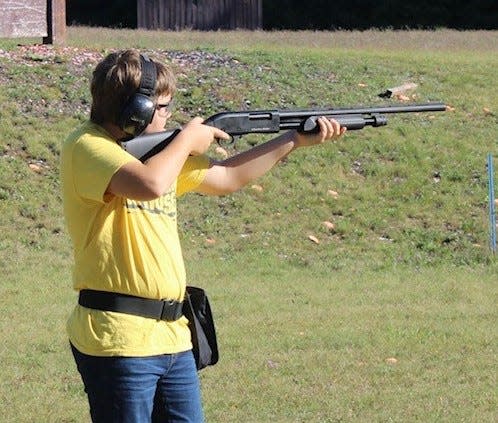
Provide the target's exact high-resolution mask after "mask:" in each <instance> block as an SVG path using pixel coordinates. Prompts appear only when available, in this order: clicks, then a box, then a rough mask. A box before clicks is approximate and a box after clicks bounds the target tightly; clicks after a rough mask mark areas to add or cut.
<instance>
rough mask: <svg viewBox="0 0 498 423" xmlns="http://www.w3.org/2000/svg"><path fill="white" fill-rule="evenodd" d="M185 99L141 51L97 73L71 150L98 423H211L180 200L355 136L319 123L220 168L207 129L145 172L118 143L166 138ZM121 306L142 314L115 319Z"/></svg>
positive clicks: (82, 306) (226, 188)
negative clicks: (191, 309)
mask: <svg viewBox="0 0 498 423" xmlns="http://www.w3.org/2000/svg"><path fill="white" fill-rule="evenodd" d="M174 93H175V78H174V76H173V74H172V72H171V70H170V69H169V68H168V67H167V66H165V65H164V64H161V63H159V62H154V61H152V60H150V59H149V58H148V57H146V56H145V55H141V54H140V53H139V52H138V51H135V50H124V51H119V52H115V53H111V54H109V55H108V56H107V57H105V58H104V59H103V60H102V61H101V62H100V63H99V64H98V65H97V66H96V68H95V70H94V72H93V78H92V82H91V94H92V107H91V116H90V120H89V121H87V122H85V123H84V124H83V125H81V126H80V127H79V128H77V129H76V130H75V131H74V132H72V133H71V134H70V135H69V137H68V138H67V139H66V140H65V142H64V144H63V148H62V155H61V179H62V190H63V204H64V214H65V220H66V225H67V228H68V231H69V234H70V237H71V240H72V244H73V252H74V269H73V285H74V288H75V289H76V290H77V291H79V303H78V305H76V307H75V308H74V310H73V312H72V313H71V315H70V317H69V319H68V323H67V330H68V334H69V340H70V343H71V349H72V352H73V355H74V358H75V361H76V365H77V367H78V371H79V373H80V374H81V377H82V380H83V383H84V386H85V391H86V393H87V395H88V401H89V405H90V414H91V418H92V421H94V422H102V423H104V422H105V423H110V422H137V423H143V422H147V421H162V422H166V421H167V422H196V423H197V422H202V421H203V411H202V404H201V394H200V386H199V379H198V375H197V371H196V365H195V362H194V357H193V354H192V350H191V349H192V344H191V338H190V332H189V329H188V326H187V320H186V318H185V317H184V316H182V315H181V303H182V300H183V298H184V295H185V286H186V276H185V269H184V262H183V258H182V253H181V248H180V243H179V238H178V232H177V216H176V198H177V196H180V195H182V194H185V193H187V192H190V191H192V192H198V193H202V194H208V195H225V194H228V193H231V192H234V191H236V190H238V189H240V188H242V187H243V186H245V185H246V184H247V183H249V182H250V181H253V180H254V179H256V178H258V177H259V176H261V175H263V174H265V173H266V172H268V171H269V170H270V169H271V168H272V167H273V166H274V165H275V164H276V163H278V162H279V161H280V160H281V159H282V158H284V157H285V156H286V155H288V154H289V153H291V152H292V151H294V150H296V149H297V148H300V147H308V146H313V145H317V144H322V143H325V142H327V141H332V140H335V139H337V138H339V137H340V136H341V135H342V134H343V133H344V132H345V128H341V127H340V126H339V124H338V123H337V122H336V121H334V120H328V119H325V118H320V119H319V120H318V124H319V127H320V132H319V133H316V134H307V135H304V134H300V133H298V132H295V131H290V132H287V133H284V134H282V135H280V136H278V137H277V138H274V139H272V140H271V141H268V142H267V143H264V144H261V145H258V146H256V147H254V148H252V149H250V150H248V151H246V152H243V153H241V154H237V155H235V156H233V157H230V158H228V159H226V160H222V161H216V160H212V159H210V158H208V157H207V156H206V155H205V153H206V152H207V150H208V148H209V146H210V145H211V144H212V143H213V141H214V140H215V139H228V138H229V137H228V135H227V134H226V133H225V132H223V131H221V130H219V129H216V128H214V127H211V126H207V125H203V123H202V122H203V119H202V118H200V117H196V118H194V119H192V120H191V121H190V122H189V123H188V124H187V125H185V127H184V128H183V130H182V131H181V132H180V133H179V134H178V135H177V136H176V137H175V139H174V140H173V141H172V142H171V143H170V144H169V145H168V146H167V147H166V148H165V149H164V150H162V151H160V152H159V153H158V154H156V155H154V156H153V157H151V158H150V159H148V160H147V161H146V162H145V163H142V162H140V161H139V160H137V159H135V158H134V157H132V156H131V155H129V154H128V153H127V152H125V151H124V150H123V149H122V148H121V147H120V145H119V140H123V139H125V138H127V137H128V138H129V137H130V136H136V135H139V134H141V133H152V132H157V131H162V130H164V127H165V125H166V122H167V120H168V118H169V117H170V116H171V112H170V109H169V107H170V106H169V105H170V104H171V102H172V100H173V95H174ZM130 296H132V297H130ZM129 301H132V303H133V304H132V305H130V304H129ZM110 304H114V305H115V304H121V305H122V304H125V305H124V306H123V307H124V309H125V310H126V307H131V308H132V309H133V310H130V312H129V313H128V312H126V311H125V312H123V311H122V310H121V311H120V312H116V311H109V310H112V309H113V308H112V307H113V306H110ZM157 307H159V312H158V313H157V312H154V310H156V309H157ZM137 309H138V312H137Z"/></svg>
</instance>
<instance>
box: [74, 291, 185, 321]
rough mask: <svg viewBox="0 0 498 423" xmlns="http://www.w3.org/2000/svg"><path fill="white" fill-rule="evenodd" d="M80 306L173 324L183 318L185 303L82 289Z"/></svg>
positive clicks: (79, 300)
mask: <svg viewBox="0 0 498 423" xmlns="http://www.w3.org/2000/svg"><path fill="white" fill-rule="evenodd" d="M78 304H79V305H81V306H83V307H87V308H93V309H96V310H102V311H115V312H117V313H126V314H134V315H136V316H142V317H148V318H149V319H155V320H165V321H167V322H173V321H175V320H178V319H179V318H180V317H182V315H183V313H182V308H183V302H180V301H175V300H154V299H151V298H141V297H134V296H132V295H125V294H118V293H116V292H105V291H94V290H90V289H82V290H81V291H80V296H79V299H78Z"/></svg>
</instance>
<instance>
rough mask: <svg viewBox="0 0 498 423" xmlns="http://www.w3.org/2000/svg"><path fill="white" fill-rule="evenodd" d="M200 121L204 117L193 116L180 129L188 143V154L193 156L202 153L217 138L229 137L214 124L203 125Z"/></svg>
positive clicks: (202, 120)
mask: <svg viewBox="0 0 498 423" xmlns="http://www.w3.org/2000/svg"><path fill="white" fill-rule="evenodd" d="M202 122H204V119H202V118H201V117H195V118H194V119H192V120H191V121H190V122H189V123H187V124H186V125H185V126H184V127H183V130H182V132H184V134H185V136H186V138H187V140H188V142H189V143H190V154H192V155H193V156H197V155H200V154H204V153H205V152H206V151H207V150H208V148H209V146H210V145H211V144H212V143H213V141H215V140H217V139H223V140H229V139H230V135H228V134H227V133H226V132H224V131H222V130H221V129H218V128H215V127H214V126H209V125H204V124H203V123H202Z"/></svg>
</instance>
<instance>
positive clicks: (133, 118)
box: [118, 54, 157, 136]
mask: <svg viewBox="0 0 498 423" xmlns="http://www.w3.org/2000/svg"><path fill="white" fill-rule="evenodd" d="M140 63H141V67H142V69H141V70H142V75H141V77H140V86H139V87H138V91H137V92H136V93H135V94H134V95H133V96H132V97H131V98H130V100H129V101H128V102H127V103H126V105H125V107H124V109H123V112H122V113H121V116H120V119H119V122H118V124H119V127H120V128H121V129H122V130H123V131H125V132H126V133H127V134H129V135H133V136H137V135H140V134H141V133H142V132H143V131H144V129H145V128H146V127H147V125H148V124H149V123H150V122H151V121H152V117H153V116H154V111H155V109H156V105H155V104H154V101H153V100H152V97H153V95H154V89H155V87H156V75H157V70H156V65H155V64H154V62H153V61H152V60H150V59H149V58H148V57H147V56H146V55H145V54H141V55H140Z"/></svg>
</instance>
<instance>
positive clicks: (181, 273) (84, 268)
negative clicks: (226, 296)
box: [61, 122, 209, 357]
mask: <svg viewBox="0 0 498 423" xmlns="http://www.w3.org/2000/svg"><path fill="white" fill-rule="evenodd" d="M133 160H137V159H135V158H134V157H132V156H131V155H130V154H128V153H127V152H125V151H124V150H123V149H122V148H121V147H120V146H119V145H118V144H117V143H116V142H115V141H114V140H113V139H112V138H110V136H109V135H108V134H107V132H105V131H104V129H102V128H101V127H100V126H98V125H95V124H93V123H91V122H87V123H85V124H83V125H82V126H81V127H80V128H78V129H77V130H76V131H74V132H73V133H72V134H71V135H70V136H69V137H68V138H67V139H66V141H65V142H64V144H63V148H62V154H61V180H62V190H63V204H64V215H65V220H66V226H67V229H68V231H69V234H70V237H71V240H72V243H73V252H74V268H73V285H74V288H75V289H76V290H81V289H94V290H100V291H111V292H119V293H124V294H129V295H135V296H139V297H144V298H154V299H174V300H179V301H181V300H182V299H183V296H184V294H185V285H186V276H185V268H184V263H183V257H182V252H181V247H180V241H179V238H178V231H177V220H176V196H177V195H181V194H183V193H185V192H188V191H192V190H193V189H194V188H195V187H197V186H198V185H199V184H200V183H201V182H202V180H203V179H204V176H205V173H206V170H207V168H208V164H209V161H208V159H207V158H206V157H204V156H196V157H190V158H189V159H188V160H187V162H186V163H185V166H184V168H183V169H182V171H181V173H180V175H179V177H178V179H177V181H176V182H175V184H174V185H173V186H172V187H171V189H170V191H169V192H167V193H166V194H165V195H163V196H162V197H160V198H157V199H155V200H152V201H135V200H129V199H126V198H122V197H115V196H108V197H107V198H106V197H105V196H104V193H105V190H106V189H107V186H108V184H109V182H110V180H111V177H112V176H113V175H114V173H115V172H116V171H117V170H118V169H119V168H120V167H122V166H123V165H124V164H126V163H128V162H130V161H133ZM67 330H68V334H69V339H70V341H71V343H72V344H73V345H74V346H75V347H76V348H77V349H78V350H79V351H81V352H83V353H85V354H89V355H96V356H112V355H120V356H130V357H140V356H149V355H157V354H165V353H175V352H180V351H186V350H188V349H190V348H191V347H192V345H191V341H190V331H189V329H188V326H187V319H185V318H184V317H182V318H181V319H179V320H178V321H176V322H164V321H156V320H154V319H148V318H143V317H139V316H133V315H128V314H123V313H114V312H104V311H98V310H91V309H87V308H85V307H81V306H79V305H77V306H76V307H75V308H74V310H73V312H72V314H71V316H70V317H69V320H68V323H67Z"/></svg>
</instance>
